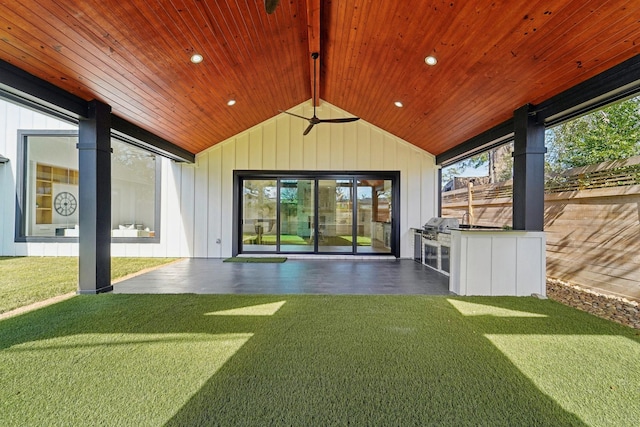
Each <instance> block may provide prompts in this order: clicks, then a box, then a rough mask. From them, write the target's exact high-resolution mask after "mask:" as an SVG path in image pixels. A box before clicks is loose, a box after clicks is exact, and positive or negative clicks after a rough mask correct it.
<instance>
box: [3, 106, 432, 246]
mask: <svg viewBox="0 0 640 427" xmlns="http://www.w3.org/2000/svg"><path fill="white" fill-rule="evenodd" d="M290 111H291V112H294V113H296V114H300V115H305V116H307V117H310V116H311V115H312V114H313V109H312V106H311V103H310V102H305V103H304V104H301V105H299V106H297V107H296V108H293V109H291V110H290ZM317 112H318V115H319V116H320V117H323V118H327V117H329V118H336V117H345V116H348V113H346V112H344V111H342V110H340V109H338V108H336V107H334V106H332V105H330V104H328V103H326V102H323V103H322V105H321V107H319V108H318V109H317ZM306 126H307V122H305V121H304V120H302V119H298V118H295V117H292V116H289V115H286V114H279V115H278V116H275V117H274V118H272V119H269V120H267V121H265V122H263V123H261V124H259V125H256V126H254V127H253V128H251V129H248V130H247V131H245V132H242V133H240V134H238V135H236V136H234V137H232V138H230V139H228V140H226V141H223V142H221V143H219V144H217V145H215V146H213V147H212V148H210V149H208V150H206V151H204V152H202V153H199V154H198V155H197V156H196V162H195V164H193V165H191V164H180V163H175V162H173V161H170V160H168V159H164V158H163V159H162V183H161V188H162V193H161V212H160V215H161V226H160V230H159V231H160V243H114V244H112V246H111V253H112V255H113V256H131V257H140V256H142V257H146V256H149V257H203V258H221V257H228V256H231V251H232V236H233V230H232V224H233V172H234V170H256V171H259V170H282V171H287V170H305V171H315V170H335V171H348V172H358V171H399V172H400V185H401V188H400V198H401V200H400V203H401V205H400V218H399V219H400V234H401V235H400V239H401V251H400V255H401V257H402V258H411V256H412V252H413V242H412V239H411V232H410V231H409V229H410V228H411V227H420V226H421V225H422V224H424V223H425V222H426V221H427V220H428V219H429V218H431V217H432V216H435V215H436V212H437V206H438V203H437V197H438V192H437V177H438V173H437V167H436V165H435V157H434V156H433V155H431V154H430V153H427V152H426V151H423V150H421V149H419V148H417V147H415V146H413V145H412V144H409V143H408V142H406V141H403V140H402V139H400V138H398V137H396V136H394V135H391V134H389V133H388V132H385V131H383V130H381V129H379V128H377V127H375V126H373V125H371V124H369V123H367V122H365V121H364V120H359V121H357V122H352V123H346V124H320V125H317V126H316V127H315V128H314V129H313V130H312V131H311V133H310V134H309V135H307V136H303V135H302V132H303V131H304V129H305V128H306ZM18 129H28V130H33V129H75V126H74V125H72V124H69V123H65V122H62V121H59V120H56V119H53V118H50V117H47V116H45V115H42V114H40V113H36V112H34V111H31V110H28V109H25V108H22V107H19V106H16V105H14V104H11V103H8V102H5V101H2V100H0V154H2V155H3V156H5V157H8V158H9V159H10V161H9V162H8V163H5V164H2V165H0V201H1V204H0V255H9V256H12V255H24V256H26V255H31V256H42V255H49V256H62V255H67V256H69V255H72V256H76V255H77V254H78V244H77V243H66V242H51V243H15V242H14V236H15V230H14V228H15V194H16V166H17V149H18V144H17V130H18Z"/></svg>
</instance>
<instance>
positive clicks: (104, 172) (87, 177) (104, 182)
mask: <svg viewBox="0 0 640 427" xmlns="http://www.w3.org/2000/svg"><path fill="white" fill-rule="evenodd" d="M78 150H79V172H80V173H79V175H80V182H79V189H78V191H79V196H80V200H79V203H78V205H79V209H80V213H79V216H80V233H79V241H80V256H79V259H80V260H79V263H80V267H79V280H78V283H79V288H78V292H79V293H81V294H97V293H101V292H109V291H111V290H113V286H111V107H110V106H109V105H107V104H104V103H102V102H99V101H95V100H94V101H91V102H90V103H89V114H88V119H86V120H80V128H79V143H78Z"/></svg>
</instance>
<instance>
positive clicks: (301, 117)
mask: <svg viewBox="0 0 640 427" xmlns="http://www.w3.org/2000/svg"><path fill="white" fill-rule="evenodd" d="M278 111H280V112H281V113H285V114H289V115H290V116H293V117H297V118H299V119H305V120H311V119H309V118H308V117H304V116H299V115H297V114H293V113H290V112H288V111H284V110H278Z"/></svg>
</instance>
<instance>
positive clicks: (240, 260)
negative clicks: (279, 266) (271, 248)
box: [222, 256, 287, 263]
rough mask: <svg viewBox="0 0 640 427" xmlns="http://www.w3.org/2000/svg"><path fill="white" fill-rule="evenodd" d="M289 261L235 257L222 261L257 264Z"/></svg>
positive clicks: (272, 258) (281, 258)
mask: <svg viewBox="0 0 640 427" xmlns="http://www.w3.org/2000/svg"><path fill="white" fill-rule="evenodd" d="M286 260H287V258H286V257H255V258H249V257H237V256H236V257H233V258H227V259H224V260H222V262H255V263H261V262H262V263H266V262H285V261H286Z"/></svg>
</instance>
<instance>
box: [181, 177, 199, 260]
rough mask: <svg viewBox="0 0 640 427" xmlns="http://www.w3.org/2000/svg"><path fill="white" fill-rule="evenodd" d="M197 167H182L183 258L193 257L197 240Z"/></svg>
mask: <svg viewBox="0 0 640 427" xmlns="http://www.w3.org/2000/svg"><path fill="white" fill-rule="evenodd" d="M195 184H196V180H195V165H188V166H183V167H182V179H181V181H180V189H181V192H180V219H181V221H180V223H181V224H180V225H181V227H182V229H183V232H182V233H181V234H182V235H181V236H180V253H181V254H182V255H181V256H188V257H191V256H193V246H194V239H195V232H196V227H195V223H194V221H195V210H196V205H195Z"/></svg>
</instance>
